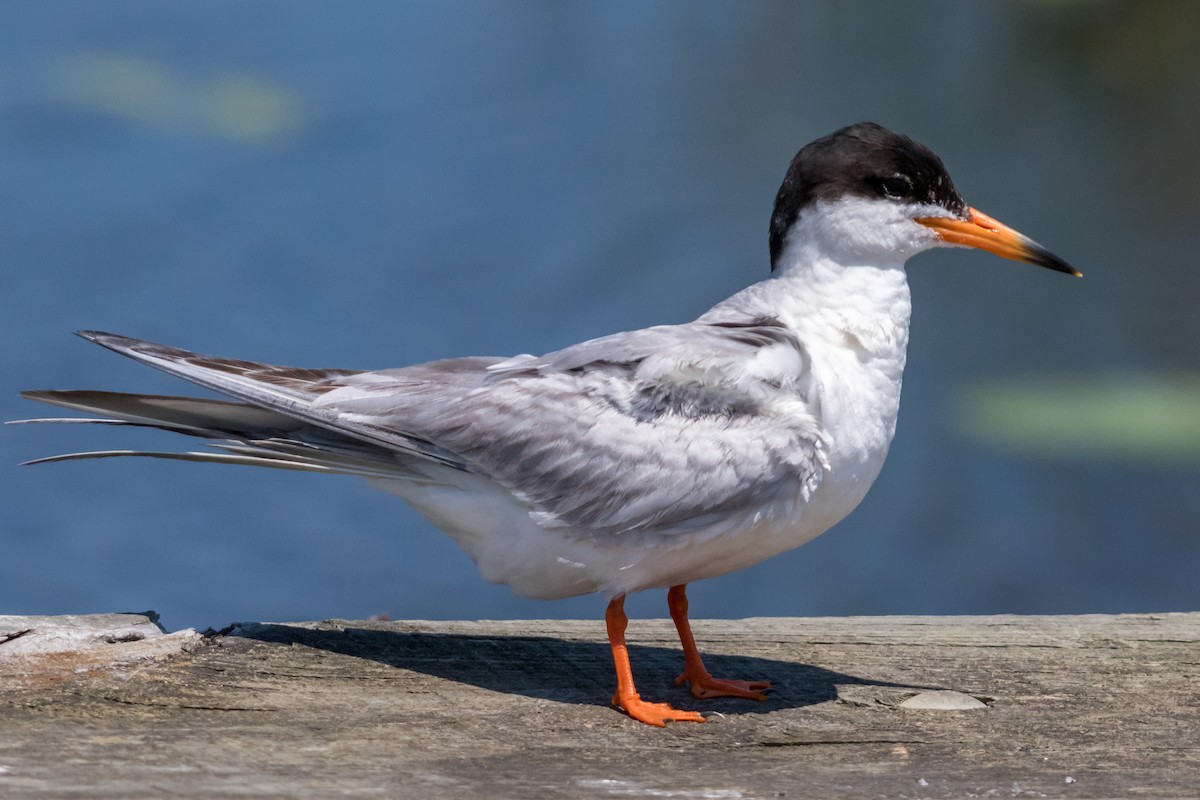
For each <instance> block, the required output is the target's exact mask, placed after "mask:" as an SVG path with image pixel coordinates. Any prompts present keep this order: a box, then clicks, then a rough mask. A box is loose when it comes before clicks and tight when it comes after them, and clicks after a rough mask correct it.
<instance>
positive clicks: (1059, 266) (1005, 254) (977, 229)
mask: <svg viewBox="0 0 1200 800" xmlns="http://www.w3.org/2000/svg"><path fill="white" fill-rule="evenodd" d="M914 221H915V222H919V223H920V224H922V225H924V226H925V227H926V228H932V229H933V230H934V231H935V232H936V233H937V235H938V238H940V239H941V240H942V241H943V242H947V243H949V244H957V245H962V246H963V247H977V248H979V249H980V250H986V251H988V252H989V253H995V254H996V255H998V256H1000V257H1001V258H1011V259H1013V260H1014V261H1024V262H1026V263H1028V264H1036V265H1037V266H1039V267H1046V268H1047V269H1053V270H1057V271H1058V272H1065V273H1067V274H1068V275H1074V276H1075V277H1077V278H1081V277H1083V273H1082V272H1080V271H1079V270H1077V269H1075V268H1074V267H1072V266H1071V265H1070V264H1068V263H1067V262H1065V261H1063V260H1062V259H1061V258H1059V257H1058V256H1056V255H1054V254H1053V253H1051V252H1050V251H1049V250H1047V249H1046V248H1044V247H1042V246H1041V245H1040V244H1038V243H1037V242H1035V241H1034V240H1033V239H1030V238H1029V237H1028V236H1025V235H1024V234H1022V233H1018V232H1017V231H1015V230H1013V229H1012V228H1010V227H1008V226H1007V225H1005V224H1004V223H1003V222H1000V221H999V220H995V219H992V218H991V217H989V216H988V215H987V214H984V213H983V212H982V211H977V210H975V209H974V208H968V209H967V218H966V219H960V218H958V217H918V218H917V219H916V220H914Z"/></svg>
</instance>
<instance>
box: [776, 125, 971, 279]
mask: <svg viewBox="0 0 1200 800" xmlns="http://www.w3.org/2000/svg"><path fill="white" fill-rule="evenodd" d="M847 195H849V196H857V197H865V198H874V199H881V200H884V199H886V200H893V201H896V202H902V203H935V204H937V205H940V206H942V207H944V208H946V209H947V210H949V211H951V212H952V213H954V214H956V215H959V216H961V215H964V214H965V213H966V211H967V204H966V201H964V200H963V199H962V196H961V195H959V193H958V190H957V189H955V188H954V182H953V181H951V180H950V175H949V174H948V173H947V172H946V167H945V166H944V165H943V164H942V160H941V159H940V158H938V157H937V156H936V155H934V154H933V152H932V151H931V150H930V149H929V148H928V147H925V146H924V145H922V144H919V143H917V142H914V141H913V140H912V139H910V138H908V137H907V136H901V135H900V134H898V133H892V132H891V131H889V130H888V129H887V128H884V127H883V126H881V125H876V124H875V123H874V122H860V123H858V124H857V125H850V126H848V127H845V128H842V129H841V130H839V131H835V132H833V133H831V134H829V135H828V136H824V137H822V138H820V139H817V140H816V141H814V142H811V143H809V144H807V145H805V147H804V148H803V149H802V150H801V151H800V152H799V153H797V154H796V157H795V158H793V159H792V164H791V166H789V167H788V171H787V175H785V176H784V178H783V184H782V185H781V186H780V187H779V193H778V194H777V195H775V211H774V213H772V214H771V269H772V270H774V269H775V262H776V260H777V259H778V258H779V256H780V254H781V253H782V252H783V247H784V243H785V239H786V237H787V232H788V230H789V229H790V228H791V227H792V225H794V224H795V223H796V220H797V219H799V218H800V211H801V209H803V208H804V207H805V206H807V205H808V204H810V203H812V202H815V201H817V200H834V199H837V198H840V197H845V196H847Z"/></svg>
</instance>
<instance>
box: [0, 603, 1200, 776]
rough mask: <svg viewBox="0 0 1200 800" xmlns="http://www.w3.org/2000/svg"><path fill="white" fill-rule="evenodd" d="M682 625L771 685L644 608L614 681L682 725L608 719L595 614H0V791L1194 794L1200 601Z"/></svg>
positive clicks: (1199, 771) (1199, 732)
mask: <svg viewBox="0 0 1200 800" xmlns="http://www.w3.org/2000/svg"><path fill="white" fill-rule="evenodd" d="M695 629H696V632H697V636H698V639H699V640H700V644H701V648H702V649H703V650H704V651H705V652H706V653H707V654H708V665H709V668H710V669H711V670H712V672H713V673H714V674H716V675H718V676H725V677H736V678H770V679H771V680H773V681H774V682H775V687H776V688H775V690H774V692H773V693H772V696H771V699H770V700H769V701H767V702H765V703H755V702H748V701H738V700H711V701H694V700H692V699H691V697H690V695H688V694H687V693H686V692H685V691H684V690H682V689H678V688H676V687H674V686H673V685H672V683H671V679H672V678H673V677H674V676H675V674H676V673H677V672H678V670H679V668H680V666H681V659H680V655H679V652H678V643H677V641H676V639H675V635H674V631H673V629H672V628H671V626H670V623H669V622H665V621H645V620H634V621H633V622H632V623H631V626H630V631H629V633H630V641H631V643H632V644H633V646H632V647H631V655H632V658H633V664H634V671H635V673H636V674H637V677H638V681H639V689H640V690H641V692H642V694H643V695H644V696H646V697H648V698H650V699H665V700H669V701H670V702H672V703H674V704H676V705H677V706H679V707H682V708H699V709H704V710H707V711H710V712H713V715H712V716H711V717H710V722H708V723H706V724H702V725H701V724H676V725H673V726H672V727H670V728H668V729H667V730H660V729H655V728H650V727H648V726H645V725H641V724H638V723H635V722H633V721H632V720H630V719H628V718H627V717H625V716H624V715H622V714H619V713H617V712H616V711H613V710H611V709H609V708H608V707H607V706H606V705H605V700H606V698H607V697H608V696H609V695H610V694H611V692H612V688H613V676H612V665H611V661H610V657H609V653H608V648H607V647H606V646H605V644H604V639H603V626H602V624H601V622H600V621H598V620H597V621H587V622H559V621H549V622H546V621H541V622H511V621H510V622H345V621H333V622H323V623H303V624H289V625H283V624H266V623H263V624H249V625H241V626H236V627H234V628H232V629H229V630H227V631H223V632H221V633H219V634H210V635H208V636H203V637H202V636H200V635H198V634H195V633H194V632H190V631H183V632H180V633H176V634H171V635H169V636H168V635H163V634H162V633H161V632H160V631H159V629H158V628H157V627H155V626H154V625H153V624H151V622H150V620H148V619H146V618H145V617H140V616H136V615H124V616H116V615H112V616H100V617H68V618H63V617H57V618H56V617H42V618H37V617H0V797H4V798H10V797H11V798H20V797H37V798H47V797H73V798H74V797H121V798H143V797H231V796H237V797H300V798H327V797H336V796H354V797H413V798H469V797H486V798H535V797H554V798H559V797H561V798H574V797H597V798H607V797H611V798H636V797H653V798H663V797H666V798H770V797H788V798H797V797H820V798H840V797H897V798H919V797H1088V798H1099V797H1113V798H1116V797H1134V796H1138V797H1143V796H1144V797H1198V796H1200V613H1193V614H1162V615H1129V616H1077V617H958V618H956V617H949V618H947V617H924V618H923V617H882V618H850V619H751V620H743V621H728V620H716V621H713V620H709V621H697V622H696V623H695ZM927 690H953V691H957V692H961V693H964V694H966V695H970V696H972V697H974V698H976V699H978V700H981V701H982V702H983V703H984V704H985V707H984V708H979V709H976V710H916V709H911V708H907V707H905V706H904V702H905V701H906V700H908V699H909V698H912V697H914V696H917V697H924V698H925V699H930V698H932V699H934V700H937V699H938V698H940V697H944V696H941V695H936V696H935V695H927V694H923V693H924V692H926V691H927ZM951 697H952V698H953V697H955V696H953V695H952V696H951ZM957 697H959V699H961V695H959V696H957ZM910 705H911V703H910Z"/></svg>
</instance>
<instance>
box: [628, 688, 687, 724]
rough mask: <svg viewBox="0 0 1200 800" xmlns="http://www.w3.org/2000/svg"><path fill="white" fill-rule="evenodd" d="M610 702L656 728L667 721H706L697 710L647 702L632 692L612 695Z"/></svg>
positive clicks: (639, 720)
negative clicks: (626, 694) (627, 695)
mask: <svg viewBox="0 0 1200 800" xmlns="http://www.w3.org/2000/svg"><path fill="white" fill-rule="evenodd" d="M612 704H613V705H614V706H616V707H617V708H620V709H622V710H623V711H624V712H625V713H626V714H628V715H629V716H631V717H633V718H634V719H636V720H637V721H638V722H644V723H646V724H647V725H654V726H655V727H658V728H665V727H667V723H668V722H706V721H707V720H705V718H704V716H703V715H702V714H700V712H698V711H680V710H679V709H677V708H672V707H671V705H670V704H668V703H649V702H646V701H645V700H643V699H642V698H641V697H639V696H638V695H637V694H634V695H632V696H630V697H625V698H622V697H621V696H620V693H617V694H615V695H613V699H612Z"/></svg>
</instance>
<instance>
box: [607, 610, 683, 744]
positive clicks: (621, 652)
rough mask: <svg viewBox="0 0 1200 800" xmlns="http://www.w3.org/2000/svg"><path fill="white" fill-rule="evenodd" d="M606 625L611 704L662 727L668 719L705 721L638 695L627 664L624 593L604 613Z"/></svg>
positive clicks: (626, 622)
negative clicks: (612, 672) (612, 673)
mask: <svg viewBox="0 0 1200 800" xmlns="http://www.w3.org/2000/svg"><path fill="white" fill-rule="evenodd" d="M604 622H605V624H606V625H607V626H608V642H609V644H610V645H612V654H613V663H614V664H616V666H617V693H616V694H615V695H613V699H612V702H613V705H615V706H617V707H619V708H623V709H624V710H625V713H626V714H628V715H629V716H631V717H633V718H634V719H636V720H638V721H640V722H645V723H646V724H648V725H657V726H658V727H660V728H665V727H666V726H667V723H668V722H671V721H674V722H704V717H702V716H701V715H700V714H699V713H697V712H695V711H679V710H678V709H674V708H671V706H669V705H667V704H666V703H647V702H646V701H645V700H643V699H642V698H641V697H640V696H638V693H637V689H635V688H634V686H633V670H632V669H630V667H629V651H628V650H627V649H626V648H625V626H626V625H628V624H629V618H628V617H626V616H625V595H621V596H620V597H614V598H613V600H612V602H611V603H609V604H608V610H607V611H606V612H604Z"/></svg>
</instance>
